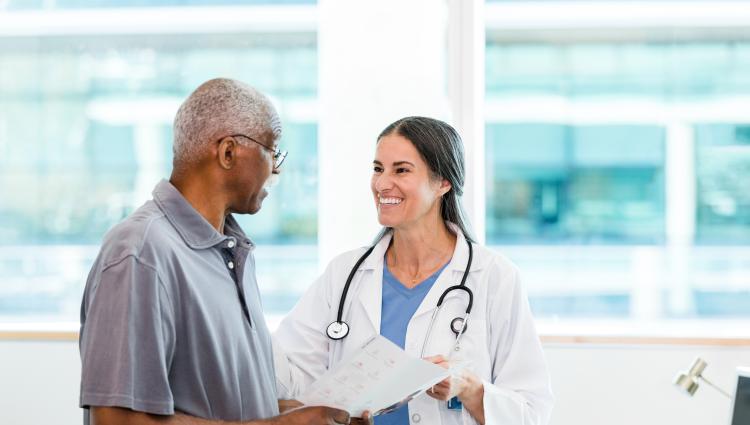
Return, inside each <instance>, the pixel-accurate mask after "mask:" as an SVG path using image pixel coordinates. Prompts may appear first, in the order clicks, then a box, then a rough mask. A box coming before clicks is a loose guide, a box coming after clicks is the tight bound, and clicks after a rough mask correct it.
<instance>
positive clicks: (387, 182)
mask: <svg viewBox="0 0 750 425" xmlns="http://www.w3.org/2000/svg"><path fill="white" fill-rule="evenodd" d="M392 185H393V180H391V178H390V177H388V176H387V175H386V174H385V173H383V174H381V175H379V176H377V177H375V181H374V182H373V187H374V188H375V190H376V191H378V192H382V191H383V190H385V189H390V188H391V186H392Z"/></svg>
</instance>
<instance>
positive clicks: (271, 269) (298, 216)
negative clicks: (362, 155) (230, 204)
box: [0, 1, 318, 322]
mask: <svg viewBox="0 0 750 425" xmlns="http://www.w3.org/2000/svg"><path fill="white" fill-rule="evenodd" d="M104 3H106V2H104ZM104 3H102V5H103V4H104ZM121 3H123V5H134V3H139V2H121ZM125 3H127V4H125ZM164 3H165V4H166V5H173V4H178V5H179V4H182V3H183V2H164ZM251 3H254V2H251ZM40 4H41V2H40ZM55 4H56V7H58V8H66V7H71V8H75V7H81V6H86V7H89V6H98V5H99V4H98V2H56V3H55ZM32 6H33V7H37V6H34V5H32V4H31V3H29V2H14V1H11V2H9V3H8V4H7V5H6V7H8V8H11V9H12V8H14V7H18V8H26V7H32ZM87 13H96V12H91V11H87ZM155 13H166V14H168V13H169V10H167V11H161V12H155ZM246 13H247V12H246ZM252 15H253V14H252V13H248V16H252ZM71 19H74V18H71ZM126 19H127V18H126ZM248 19H250V18H248ZM84 21H85V20H84ZM86 24H87V23H86V22H82V23H81V25H83V27H82V28H81V29H80V31H79V32H85V25H86ZM216 24H217V25H220V24H221V22H217V23H216ZM250 24H252V22H250ZM248 25H249V24H248ZM310 26H312V25H310ZM154 31H155V30H154ZM121 32H122V33H118V34H103V35H96V34H92V35H85V34H80V33H79V34H72V35H70V34H67V35H66V34H59V35H56V36H33V37H15V36H5V37H0V199H2V203H0V253H1V254H0V259H1V260H0V282H2V284H0V321H2V322H8V321H22V322H47V321H50V322H51V321H67V322H77V320H78V312H79V308H80V299H81V294H82V291H83V284H84V283H85V280H86V276H87V274H88V270H89V268H90V267H91V264H92V262H93V260H94V258H95V256H96V254H97V252H98V248H99V244H100V242H101V240H102V237H103V235H104V233H105V232H106V231H107V229H109V228H110V227H111V226H113V225H114V224H115V223H117V222H119V221H120V220H122V219H123V218H124V217H125V216H127V215H128V214H129V213H130V212H132V211H133V210H134V209H135V208H137V207H138V206H140V205H141V204H142V203H143V202H144V201H146V200H148V199H150V198H151V190H152V189H153V186H154V185H155V183H156V182H158V180H159V179H160V178H163V177H168V176H169V174H170V171H171V161H172V152H171V146H172V120H173V118H174V113H175V112H176V111H177V107H178V106H179V105H180V103H181V102H182V101H183V100H184V99H185V97H186V96H187V95H188V94H189V93H190V92H191V91H192V90H193V89H195V87H197V86H198V85H199V84H200V83H201V82H203V81H205V80H207V79H210V78H215V77H219V76H222V77H230V78H236V79H239V80H241V81H245V82H248V83H250V84H252V85H254V86H256V87H257V88H258V89H260V90H261V91H263V92H264V93H266V94H268V95H269V96H270V97H271V98H272V100H273V101H274V102H275V103H276V105H277V107H278V109H279V112H280V114H281V118H282V122H283V123H284V132H283V136H282V140H281V145H282V146H283V148H284V149H288V150H289V151H290V154H289V157H288V159H287V162H286V164H285V167H284V173H283V175H282V179H281V181H280V184H279V186H277V187H276V188H274V191H273V192H272V194H271V196H269V197H268V198H267V199H266V201H265V203H264V209H263V210H262V211H261V212H260V213H259V214H257V215H256V216H252V217H242V218H241V219H240V221H241V224H242V225H243V227H244V228H245V229H246V230H247V231H248V234H249V235H250V236H251V237H252V238H253V240H254V241H255V242H256V243H258V244H259V245H261V246H262V248H263V249H261V250H259V252H260V254H259V256H261V257H262V260H259V264H262V265H263V266H262V267H261V268H260V269H259V270H258V274H259V275H260V279H259V280H260V281H261V282H263V283H264V286H263V288H262V289H263V290H264V291H266V292H268V293H269V294H268V296H264V299H265V306H266V310H267V311H270V312H271V313H274V312H286V311H287V310H288V309H289V308H290V307H291V305H292V303H293V302H294V300H290V296H286V295H284V296H282V295H276V294H278V293H282V294H283V293H284V290H286V289H289V288H288V286H289V284H288V283H287V284H286V286H285V285H284V284H279V283H280V281H281V279H280V276H278V275H279V274H278V270H285V272H284V274H285V279H283V281H284V282H290V281H291V282H294V281H297V280H300V279H293V278H294V277H295V276H299V275H300V274H302V275H304V276H305V277H306V280H305V282H307V277H308V276H310V275H311V274H314V272H315V270H317V173H318V170H317V155H318V154H317V121H316V107H315V100H316V98H317V68H318V67H317V47H316V36H315V33H314V32H312V31H310V30H309V26H307V27H304V28H298V29H296V30H284V31H276V32H267V31H264V32H262V33H259V32H255V33H254V32H252V31H251V30H245V31H236V32H230V33H221V34H214V33H210V32H209V33H203V34H194V33H191V32H189V31H188V30H185V33H176V34H141V33H137V34H133V33H128V32H127V31H121ZM311 271H312V273H311ZM282 283H283V282H282ZM279 291H280V292H279ZM299 292H300V290H299V289H296V292H295V293H293V294H294V295H295V297H296V294H298V293H299Z"/></svg>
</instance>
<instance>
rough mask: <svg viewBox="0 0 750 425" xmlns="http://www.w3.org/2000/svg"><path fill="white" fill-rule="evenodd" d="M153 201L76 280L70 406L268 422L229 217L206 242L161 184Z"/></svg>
mask: <svg viewBox="0 0 750 425" xmlns="http://www.w3.org/2000/svg"><path fill="white" fill-rule="evenodd" d="M153 196H154V199H153V200H152V201H148V202H147V203H146V204H144V205H143V206H142V207H140V208H139V209H138V210H136V211H135V212H134V213H133V214H132V215H130V216H129V217H128V218H126V219H125V220H124V221H123V222H122V223H120V224H118V225H117V226H115V227H114V228H113V229H112V230H111V231H109V233H107V235H106V236H105V238H104V242H103V244H102V247H101V251H100V252H99V256H98V257H97V259H96V262H95V263H94V265H93V267H92V268H91V272H90V273H89V277H88V280H87V281H86V290H85V292H84V295H83V302H82V305H81V334H80V335H81V336H80V350H81V363H82V373H81V374H82V378H81V398H80V405H81V407H84V408H87V407H88V406H119V407H124V408H128V409H132V410H137V411H142V412H148V413H154V414H160V415H170V414H173V413H174V412H175V411H179V412H183V413H186V414H189V415H193V416H199V417H202V418H207V419H221V420H232V421H238V420H251V419H258V418H266V417H270V416H274V415H277V414H278V404H277V400H276V398H277V397H276V383H275V377H274V370H273V356H272V352H271V337H270V334H269V332H268V328H267V327H266V323H265V321H264V318H263V312H262V309H261V303H260V295H259V292H258V285H257V282H256V280H255V260H254V258H253V255H252V250H253V248H254V245H253V244H252V242H251V241H250V240H249V239H248V238H247V236H245V234H244V232H243V231H242V229H241V228H240V227H239V225H238V224H237V222H236V221H235V220H234V218H232V216H231V215H230V216H228V217H227V220H226V224H225V227H224V232H225V234H223V235H222V234H220V233H219V232H217V231H216V229H214V228H213V227H212V226H211V225H210V224H209V223H208V222H207V221H206V220H205V219H204V218H203V217H202V216H201V215H200V214H198V212H197V211H196V210H195V209H193V207H192V206H191V205H190V204H189V203H188V202H187V201H186V200H185V198H183V196H182V195H181V194H180V193H179V191H177V189H176V188H175V187H174V186H172V185H171V184H170V183H169V182H167V181H161V182H160V183H159V184H158V185H157V186H156V188H155V189H154V192H153ZM88 413H89V410H88V409H86V410H84V423H88V422H89V418H88V416H89V414H88Z"/></svg>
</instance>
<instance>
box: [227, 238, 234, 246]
mask: <svg viewBox="0 0 750 425" xmlns="http://www.w3.org/2000/svg"><path fill="white" fill-rule="evenodd" d="M227 248H234V239H229V242H227Z"/></svg>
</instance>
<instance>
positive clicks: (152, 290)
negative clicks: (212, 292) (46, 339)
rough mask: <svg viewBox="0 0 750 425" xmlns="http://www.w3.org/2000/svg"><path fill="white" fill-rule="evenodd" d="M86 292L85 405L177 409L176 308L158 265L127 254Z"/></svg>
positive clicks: (148, 410)
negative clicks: (173, 382)
mask: <svg viewBox="0 0 750 425" xmlns="http://www.w3.org/2000/svg"><path fill="white" fill-rule="evenodd" d="M86 295H87V297H88V299H87V300H86V301H85V302H86V303H88V305H87V308H86V316H85V317H86V318H85V322H84V325H83V327H82V329H81V341H80V344H81V347H80V348H81V366H82V370H81V376H82V377H81V398H80V405H81V407H84V408H87V407H90V406H117V407H123V408H127V409H132V410H136V411H141V412H146V413H152V414H159V415H171V414H174V399H173V397H172V391H171V389H170V385H169V369H170V364H171V359H172V357H173V351H174V346H175V331H174V313H173V311H172V307H171V303H170V302H169V298H168V293H167V292H166V291H165V288H164V285H163V282H162V281H161V280H160V279H159V276H158V273H157V271H156V269H155V268H154V267H152V266H150V265H148V264H144V263H142V262H141V261H139V260H138V259H137V258H136V257H135V256H132V255H131V256H128V257H126V258H124V259H122V260H120V261H118V262H116V263H114V264H111V265H107V266H105V267H104V268H103V270H102V271H101V272H100V275H99V279H98V285H97V286H96V287H95V288H93V291H91V292H90V293H87V294H86Z"/></svg>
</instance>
